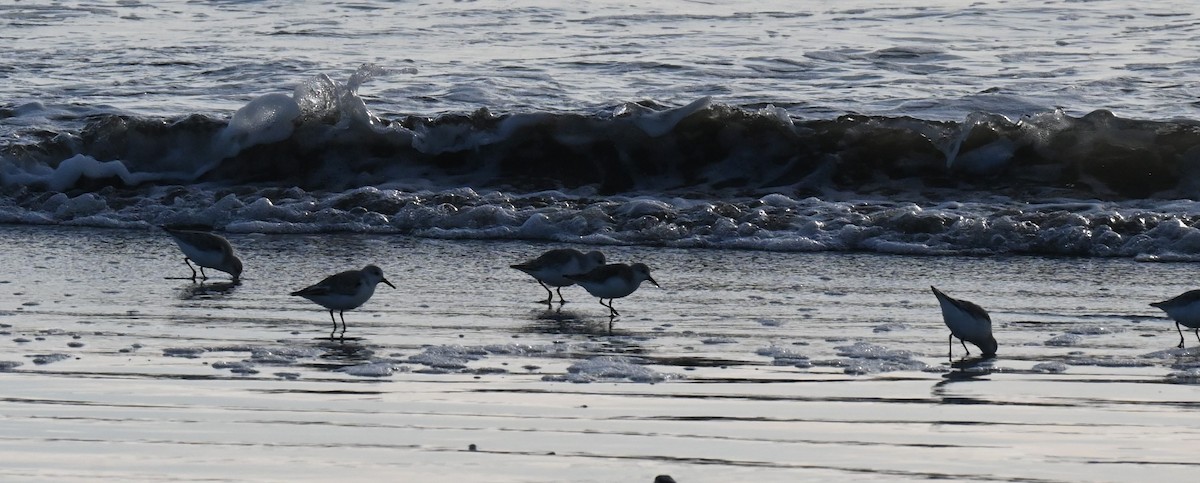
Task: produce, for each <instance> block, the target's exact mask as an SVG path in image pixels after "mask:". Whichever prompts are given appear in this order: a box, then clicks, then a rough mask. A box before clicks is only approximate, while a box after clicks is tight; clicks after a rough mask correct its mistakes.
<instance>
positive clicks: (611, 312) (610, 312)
mask: <svg viewBox="0 0 1200 483" xmlns="http://www.w3.org/2000/svg"><path fill="white" fill-rule="evenodd" d="M613 300H614V299H608V315H612V316H616V315H621V313H620V312H617V309H615V308H613Z"/></svg>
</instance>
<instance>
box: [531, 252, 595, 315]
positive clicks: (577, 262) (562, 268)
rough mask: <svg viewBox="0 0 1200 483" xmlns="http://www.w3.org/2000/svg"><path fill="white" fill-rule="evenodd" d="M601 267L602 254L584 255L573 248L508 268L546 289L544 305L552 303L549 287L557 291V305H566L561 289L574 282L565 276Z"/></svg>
mask: <svg viewBox="0 0 1200 483" xmlns="http://www.w3.org/2000/svg"><path fill="white" fill-rule="evenodd" d="M601 265H604V254H603V253H600V252H588V253H586V254H585V253H583V252H580V251H579V250H576V249H574V248H559V249H555V250H550V251H548V252H546V253H543V254H542V255H541V256H539V257H537V258H535V259H533V260H530V261H528V262H525V263H518V264H516V265H509V266H510V267H512V268H515V269H517V270H520V271H522V272H525V273H528V274H529V275H530V276H532V277H533V278H534V279H535V280H537V282H538V283H539V284H541V286H542V288H544V289H546V304H550V303H551V302H554V292H551V291H550V287H555V289H556V290H557V291H558V303H560V304H562V303H566V301H565V300H563V296H562V288H563V287H566V286H570V285H575V281H573V280H571V279H569V278H567V275H576V274H581V273H588V272H590V271H592V270H594V269H595V268H596V267H599V266H601Z"/></svg>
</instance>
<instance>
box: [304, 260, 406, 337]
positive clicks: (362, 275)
mask: <svg viewBox="0 0 1200 483" xmlns="http://www.w3.org/2000/svg"><path fill="white" fill-rule="evenodd" d="M379 282H383V283H386V284H388V286H389V287H392V288H396V286H395V285H392V282H389V281H387V279H386V278H383V270H381V269H380V268H379V267H376V266H375V265H367V266H365V267H363V268H362V270H347V271H345V272H341V273H338V274H334V275H330V276H328V277H325V279H324V280H321V281H320V282H317V283H316V284H315V285H311V286H308V287H305V288H302V289H300V290H297V291H295V292H292V293H291V295H295V296H298V297H304V298H306V299H308V300H311V301H313V302H315V303H316V304H318V305H320V306H322V307H325V308H327V309H329V320H332V321H333V332H330V333H329V338H330V339H332V338H333V334H334V333H336V332H337V320H336V319H334V318H333V311H334V310H336V311H338V316H339V317H341V318H342V336H343V337H344V336H345V335H346V311H347V310H351V309H356V308H358V307H359V306H360V305H362V304H364V303H366V301H367V300H369V299H370V298H371V295H374V294H375V285H377V284H379Z"/></svg>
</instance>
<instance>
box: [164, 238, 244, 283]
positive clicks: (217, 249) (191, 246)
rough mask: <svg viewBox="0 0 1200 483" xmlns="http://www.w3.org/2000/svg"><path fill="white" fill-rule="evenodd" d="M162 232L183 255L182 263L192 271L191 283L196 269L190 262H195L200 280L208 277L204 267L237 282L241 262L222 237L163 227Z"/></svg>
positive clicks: (227, 241) (240, 272) (240, 274)
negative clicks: (167, 234) (165, 233)
mask: <svg viewBox="0 0 1200 483" xmlns="http://www.w3.org/2000/svg"><path fill="white" fill-rule="evenodd" d="M163 230H166V232H167V233H170V234H171V238H174V239H175V244H176V245H179V250H180V251H182V252H183V255H184V257H183V262H184V263H186V264H187V266H188V268H191V269H192V280H193V281H195V280H196V269H195V268H194V267H192V263H191V262H196V265H199V266H200V279H201V280H208V275H205V274H204V267H208V268H212V269H216V270H220V271H222V272H225V273H228V274H229V275H230V276H232V277H233V281H234V282H237V281H238V279H239V278H240V277H241V276H242V260H241V259H239V258H238V257H237V255H234V253H233V247H232V246H230V245H229V240H226V239H225V238H224V237H222V236H220V235H216V234H213V233H209V232H207V231H196V230H182V229H176V228H169V227H165V226H164V227H163Z"/></svg>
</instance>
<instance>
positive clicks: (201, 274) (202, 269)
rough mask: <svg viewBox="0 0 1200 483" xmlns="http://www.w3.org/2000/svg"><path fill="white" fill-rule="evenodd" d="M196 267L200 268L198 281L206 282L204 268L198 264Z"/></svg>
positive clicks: (206, 276)
mask: <svg viewBox="0 0 1200 483" xmlns="http://www.w3.org/2000/svg"><path fill="white" fill-rule="evenodd" d="M196 266H199V267H200V280H208V275H205V274H204V267H203V266H201V265H200V264H199V263H197V264H196Z"/></svg>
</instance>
